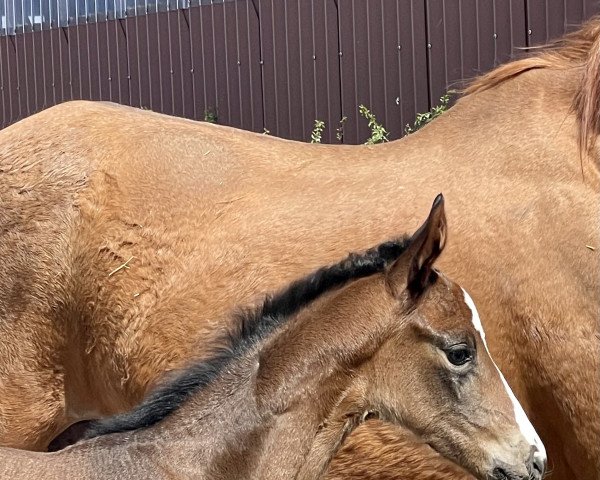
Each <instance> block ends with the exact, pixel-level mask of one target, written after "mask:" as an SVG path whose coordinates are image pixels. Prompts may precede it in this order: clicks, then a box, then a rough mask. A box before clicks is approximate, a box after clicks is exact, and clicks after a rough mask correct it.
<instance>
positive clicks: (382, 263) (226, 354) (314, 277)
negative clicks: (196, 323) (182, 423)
mask: <svg viewBox="0 0 600 480" xmlns="http://www.w3.org/2000/svg"><path fill="white" fill-rule="evenodd" d="M409 245H410V238H409V237H406V236H405V237H401V238H399V239H396V240H392V241H388V242H384V243H382V244H380V245H378V246H376V247H374V248H371V249H369V250H366V251H365V252H364V253H362V254H356V253H351V254H350V255H349V256H348V257H346V258H345V259H344V260H342V261H341V262H338V263H336V264H333V265H331V266H326V267H322V268H320V269H318V270H316V271H315V272H313V273H312V274H310V275H308V276H306V277H304V278H301V279H299V280H296V281H294V282H292V283H291V284H290V285H289V286H288V287H287V288H285V289H283V290H282V291H280V292H279V293H277V294H275V295H272V296H267V297H266V299H265V300H264V302H263V303H262V305H260V306H259V307H258V308H254V309H248V310H246V311H242V312H240V313H238V314H237V317H239V318H237V321H236V322H233V324H234V327H233V328H232V329H231V330H229V331H228V332H227V333H226V334H225V338H223V341H221V342H217V345H224V347H220V348H216V349H215V351H214V353H213V355H212V356H210V357H209V358H208V359H207V360H204V361H201V362H198V363H195V364H192V365H190V366H189V367H187V368H184V369H182V370H181V371H180V372H179V374H178V375H176V376H175V377H174V378H172V376H171V375H169V378H172V380H170V381H168V382H166V383H164V385H161V386H159V387H158V388H157V389H156V390H155V391H154V392H153V393H151V394H150V395H149V396H148V397H147V399H146V400H145V401H143V402H142V403H141V404H140V405H138V406H137V407H135V408H134V409H133V410H131V411H128V412H125V413H122V414H120V415H116V416H114V417H108V418H106V419H101V420H98V421H96V422H93V423H92V424H91V425H90V426H89V429H88V431H87V432H86V434H85V436H84V437H85V438H86V439H89V438H94V437H98V436H102V435H108V434H111V433H118V432H126V431H131V430H137V429H141V428H147V427H150V426H152V425H154V424H156V423H158V422H159V421H161V420H163V419H164V418H166V417H167V416H169V415H170V414H171V413H173V412H175V411H176V410H177V409H178V408H179V407H180V406H181V405H182V404H183V403H184V402H185V401H186V400H187V399H188V398H189V397H190V396H191V395H192V394H194V393H196V392H198V391H199V390H201V389H202V388H204V387H206V386H207V385H209V384H210V383H211V382H212V381H214V380H215V379H216V378H217V377H218V376H219V374H220V373H221V372H222V371H223V369H224V368H225V367H226V366H227V365H229V364H230V363H231V362H232V361H233V360H235V359H236V358H239V357H240V356H241V355H243V354H244V353H246V352H247V351H248V350H249V349H250V348H252V347H253V346H254V345H256V344H257V343H258V342H260V341H261V340H263V339H265V338H266V337H267V336H268V335H270V334H271V333H273V332H274V331H275V330H276V329H277V328H278V327H280V326H282V325H283V324H284V323H285V321H286V320H287V319H288V318H290V317H291V316H292V315H294V314H295V313H297V312H298V311H300V310H301V309H302V308H304V307H305V306H307V305H308V304H310V303H311V302H312V301H314V300H315V299H317V298H318V297H320V296H321V295H323V294H325V293H327V292H330V291H332V290H335V289H338V288H341V287H343V286H344V285H346V284H347V283H349V282H350V281H353V280H358V279H360V278H363V277H368V276H370V275H374V274H376V273H380V272H382V271H384V270H385V269H386V268H387V267H388V266H390V265H391V264H392V263H393V262H394V261H395V260H397V259H398V257H399V256H400V255H401V254H402V253H403V252H404V251H405V250H406V249H407V248H408V246H409ZM431 280H432V281H435V278H432V279H431Z"/></svg>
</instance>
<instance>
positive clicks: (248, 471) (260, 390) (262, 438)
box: [164, 280, 376, 479]
mask: <svg viewBox="0 0 600 480" xmlns="http://www.w3.org/2000/svg"><path fill="white" fill-rule="evenodd" d="M358 282H361V281H360V280H359V281H358ZM358 282H357V283H358ZM346 288H354V285H351V286H349V287H346ZM325 297H329V298H322V299H319V300H317V301H316V302H314V304H313V305H311V306H309V307H308V308H306V309H304V310H303V311H302V312H300V313H299V314H297V315H295V316H294V317H292V318H290V319H289V320H288V321H287V322H286V324H285V325H284V326H283V327H281V328H280V329H279V330H277V331H276V332H274V333H273V334H272V335H270V336H269V338H267V339H265V340H263V341H262V342H260V343H258V344H257V345H256V346H255V348H254V349H252V350H251V351H250V352H248V353H247V354H246V355H244V356H243V358H240V359H238V360H237V361H235V362H234V363H233V364H232V365H231V366H230V367H229V368H227V369H226V373H224V374H223V375H222V376H221V377H220V378H219V379H218V380H217V381H216V382H215V383H214V384H213V385H210V386H209V387H208V388H207V389H205V390H203V391H202V392H200V393H199V394H197V395H196V396H195V397H194V398H193V399H192V400H191V401H190V402H189V403H188V404H187V405H186V406H185V407H183V408H182V409H181V410H180V411H178V412H177V413H176V414H175V415H174V416H173V417H174V418H172V419H171V420H168V421H169V422H170V423H172V425H173V426H174V427H175V425H177V427H175V428H176V429H177V430H178V431H183V430H185V431H187V432H190V431H191V430H193V431H194V437H195V438H194V440H193V442H192V443H193V444H195V445H197V446H198V450H199V454H200V455H202V456H203V457H204V458H203V461H202V462H198V463H202V464H203V465H204V466H205V467H206V469H207V473H208V476H213V477H217V478H220V477H219V475H220V473H221V469H225V468H227V471H228V472H231V469H232V468H233V469H235V470H236V471H239V474H240V475H241V476H243V477H244V478H261V479H268V478H315V477H318V476H319V475H320V473H322V471H323V470H324V469H325V468H326V467H327V464H328V462H329V460H330V459H331V457H332V456H333V455H334V454H335V451H336V450H337V448H338V447H339V445H340V443H341V442H342V441H343V439H344V437H345V435H346V434H347V433H349V432H350V431H351V430H352V429H353V428H354V427H355V426H356V425H357V424H358V423H359V422H360V420H361V418H362V416H363V414H364V413H365V412H366V411H367V410H368V408H369V405H366V404H365V403H364V402H365V400H364V399H365V395H364V394H363V392H364V390H365V385H363V384H362V383H361V380H360V375H357V374H356V373H357V371H358V369H359V368H360V365H361V363H362V362H364V361H366V360H368V358H370V356H371V355H372V353H373V351H374V349H375V348H376V340H375V339H376V335H375V334H374V333H375V332H374V330H373V329H365V328H364V319H362V321H361V323H362V324H363V325H362V327H363V328H357V326H358V324H356V325H354V324H353V323H352V321H351V320H348V321H344V324H343V325H341V324H340V319H351V318H353V316H354V317H355V316H356V315H355V312H351V311H350V310H351V309H352V308H353V307H352V306H350V305H348V306H347V307H346V308H347V311H344V305H343V303H341V302H337V303H340V304H339V305H337V304H336V305H335V306H332V302H336V300H337V299H338V298H339V297H337V293H335V292H334V293H331V294H328V295H326V296H325ZM371 318H373V317H371ZM374 323H376V319H374ZM199 418H200V420H199V421H198V419H199ZM178 427H183V428H178ZM190 429H191V430H190ZM164 431H168V429H165V430H164ZM188 444H189V443H188ZM194 457H195V458H196V459H197V458H198V457H197V456H195V455H194ZM207 457H208V458H207ZM224 459H227V461H225V460H224ZM204 460H206V461H204ZM228 475H230V473H228Z"/></svg>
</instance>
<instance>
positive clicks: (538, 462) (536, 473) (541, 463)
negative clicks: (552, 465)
mask: <svg viewBox="0 0 600 480" xmlns="http://www.w3.org/2000/svg"><path fill="white" fill-rule="evenodd" d="M530 460H531V465H532V470H533V471H532V472H531V473H532V474H533V478H534V479H535V480H538V479H541V478H542V477H543V476H544V473H545V472H546V456H545V455H544V454H542V452H540V451H539V450H538V449H537V448H536V447H532V449H531V456H530Z"/></svg>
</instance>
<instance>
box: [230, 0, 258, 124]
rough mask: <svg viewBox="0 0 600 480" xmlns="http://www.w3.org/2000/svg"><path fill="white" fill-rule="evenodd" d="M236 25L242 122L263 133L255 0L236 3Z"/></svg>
mask: <svg viewBox="0 0 600 480" xmlns="http://www.w3.org/2000/svg"><path fill="white" fill-rule="evenodd" d="M234 6H235V18H236V20H237V21H236V28H237V60H238V61H239V64H238V71H239V77H238V78H239V84H238V92H239V93H238V95H239V105H240V124H239V126H240V127H241V128H243V129H246V130H253V131H255V132H262V129H263V111H262V101H263V100H262V83H261V75H260V40H259V25H258V11H257V10H256V9H255V8H254V4H253V2H252V1H250V0H249V1H247V2H235V3H234Z"/></svg>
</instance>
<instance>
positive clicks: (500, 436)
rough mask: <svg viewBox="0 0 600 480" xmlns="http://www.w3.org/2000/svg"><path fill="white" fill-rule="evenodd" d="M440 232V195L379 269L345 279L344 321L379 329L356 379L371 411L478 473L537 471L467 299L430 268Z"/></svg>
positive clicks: (531, 445)
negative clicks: (375, 275) (374, 274)
mask: <svg viewBox="0 0 600 480" xmlns="http://www.w3.org/2000/svg"><path fill="white" fill-rule="evenodd" d="M446 238H447V230H446V219H445V214H444V202H443V197H441V195H440V196H438V198H436V201H435V202H434V204H433V207H432V210H431V212H430V214H429V218H428V219H427V221H426V222H425V223H424V224H423V226H422V227H421V228H420V229H419V230H418V231H417V232H416V233H415V234H414V236H413V237H412V239H411V242H410V245H409V247H408V248H407V250H406V251H405V252H404V253H403V254H402V255H401V256H400V257H399V258H398V259H397V260H396V261H395V262H394V263H393V264H392V265H391V266H390V267H389V268H388V269H387V270H386V271H385V272H384V274H383V276H382V277H381V278H379V280H374V279H366V280H363V281H362V282H356V283H354V284H351V285H350V286H349V287H347V288H346V290H345V291H344V292H342V295H341V296H340V297H339V298H338V301H339V302H341V303H343V308H342V309H340V311H343V312H344V314H343V315H348V312H356V314H354V315H353V316H354V318H353V319H352V318H348V317H347V316H346V317H345V318H344V321H345V322H348V321H350V322H352V321H354V322H363V323H365V324H367V325H372V327H371V328H374V329H377V330H378V331H380V332H381V333H376V334H375V335H376V336H377V337H378V338H379V346H378V348H377V350H376V351H375V353H374V354H373V356H372V357H371V358H370V359H369V360H368V361H366V362H365V363H364V364H363V365H362V366H361V367H360V368H359V373H358V376H357V385H360V391H361V392H366V395H367V397H368V405H369V408H373V410H375V412H376V413H375V414H376V415H378V416H380V417H382V418H384V419H387V420H389V421H393V422H399V423H401V424H403V425H405V426H407V427H408V428H410V429H411V430H412V431H413V432H415V433H417V434H418V435H420V436H421V437H422V438H423V439H424V440H425V441H426V442H427V443H429V444H430V445H432V446H433V447H434V448H435V449H436V450H438V451H440V452H441V453H443V454H445V455H446V456H448V457H450V458H453V459H455V460H456V461H457V462H458V463H460V464H461V465H463V466H465V467H466V468H468V469H470V470H471V471H472V472H473V473H474V474H476V475H477V476H478V477H480V478H494V479H496V478H497V479H521V478H541V476H542V474H543V471H544V469H545V463H546V454H545V451H544V447H543V445H542V443H541V441H540V439H539V437H538V436H537V435H536V434H535V431H534V429H533V427H532V425H531V424H530V423H529V421H528V419H527V417H526V415H525V413H524V412H523V409H522V408H521V406H520V405H519V403H518V402H517V400H516V398H515V397H514V395H513V394H512V392H511V390H510V388H509V387H508V384H507V383H506V381H505V380H504V378H503V377H502V375H501V373H500V372H499V370H498V369H497V367H496V366H495V364H494V362H493V361H492V359H491V358H490V356H489V353H488V351H487V347H486V344H485V338H484V335H483V330H482V327H481V323H480V321H479V317H478V315H477V311H476V309H475V306H474V304H473V302H472V300H471V298H470V297H469V296H468V294H467V293H466V292H465V291H464V290H462V289H461V287H459V286H458V285H457V284H456V283H454V282H452V281H451V280H449V279H448V278H446V277H445V276H444V275H443V274H441V273H439V272H437V271H436V270H435V269H434V268H433V265H434V262H435V261H436V259H437V258H438V256H439V255H440V253H441V252H442V250H443V249H444V245H445V243H446ZM361 290H362V291H361ZM365 295H367V296H366V297H365ZM365 298H368V299H369V300H370V301H371V302H372V303H373V306H372V308H369V309H365V306H364V302H365V300H364V299H365ZM364 315H368V316H369V317H370V318H368V319H365V318H364ZM341 321H342V319H340V322H341ZM362 394H364V393H362Z"/></svg>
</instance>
